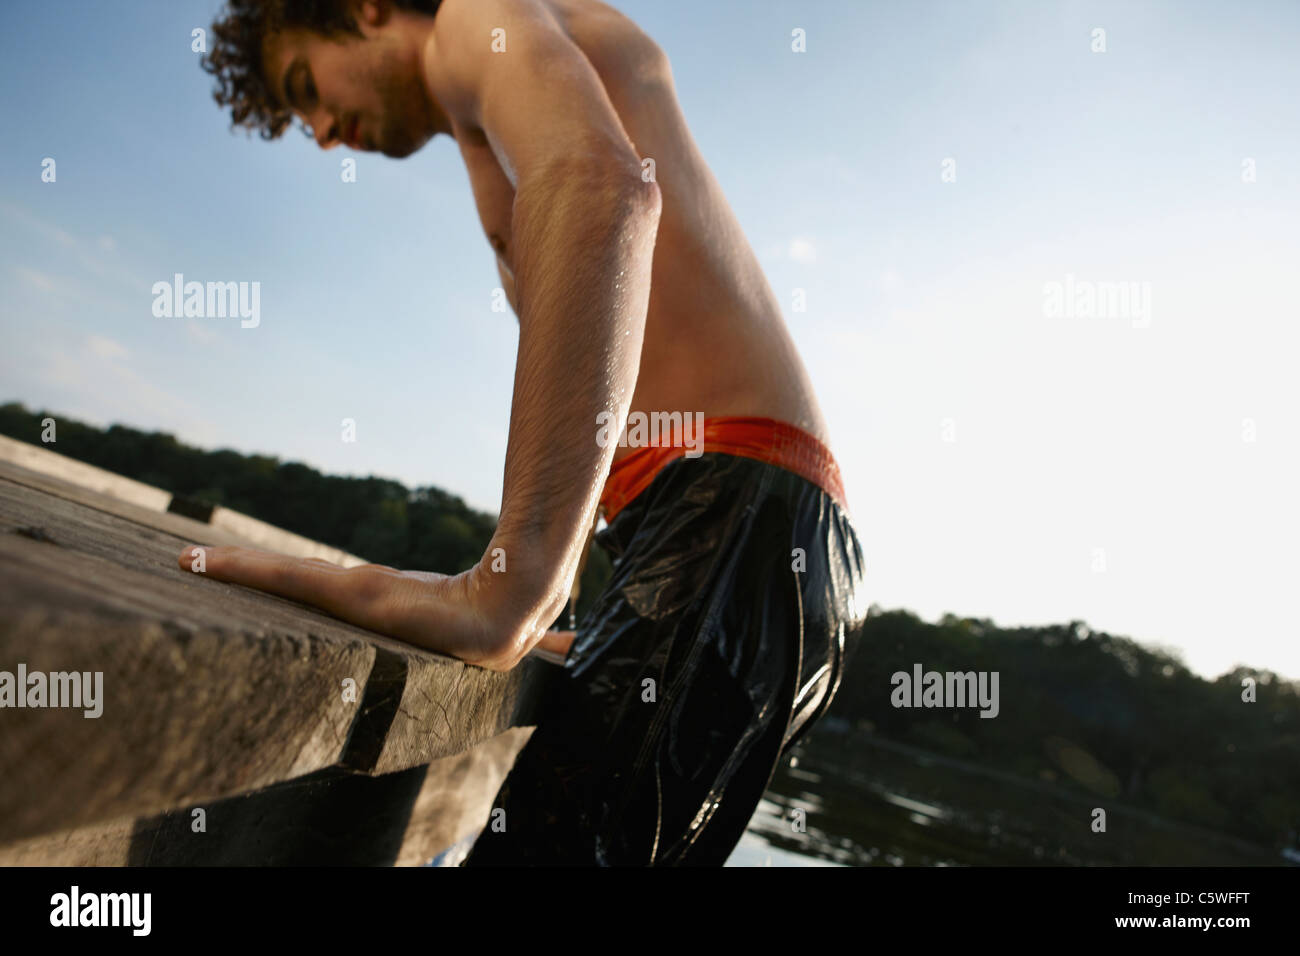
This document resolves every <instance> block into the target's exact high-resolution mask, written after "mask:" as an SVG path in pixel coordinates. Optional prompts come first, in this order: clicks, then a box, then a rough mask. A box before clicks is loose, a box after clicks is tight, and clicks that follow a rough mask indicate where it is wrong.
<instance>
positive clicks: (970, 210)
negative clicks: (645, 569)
mask: <svg viewBox="0 0 1300 956" xmlns="http://www.w3.org/2000/svg"><path fill="white" fill-rule="evenodd" d="M615 5H616V6H618V7H619V8H620V9H622V10H624V11H625V12H626V13H628V14H629V15H631V16H632V17H633V18H634V19H635V20H637V22H638V23H640V24H641V25H642V26H643V28H644V29H646V31H647V32H649V33H650V35H651V36H653V37H654V38H655V39H656V40H657V41H658V42H659V44H660V45H661V46H662V47H663V48H664V49H665V50H666V51H667V53H668V54H669V57H670V58H671V60H672V63H673V70H674V76H675V78H676V83H677V88H678V92H679V94H680V97H681V100H682V103H683V108H684V110H685V113H686V116H687V118H688V120H689V121H690V122H691V124H692V126H693V129H694V132H695V137H696V139H697V141H698V142H699V144H700V146H701V149H702V150H703V152H704V155H705V157H706V158H707V159H708V161H709V162H710V164H711V165H712V167H713V169H714V171H715V173H716V174H717V176H718V178H719V180H720V182H721V183H722V185H723V188H724V189H725V191H726V193H727V195H728V197H729V199H730V201H731V203H732V205H733V207H734V208H735V210H736V213H737V215H738V216H739V218H740V221H741V223H742V225H743V226H744V227H745V228H746V230H747V232H748V234H749V236H750V238H751V241H752V243H753V245H754V247H755V249H756V250H757V252H758V255H759V257H760V260H761V261H762V263H763V265H764V267H765V269H766V270H767V274H768V276H769V278H770V280H771V282H772V285H773V288H774V289H775V290H776V293H777V296H778V298H780V299H781V300H782V301H783V302H785V303H786V305H787V319H788V321H789V323H790V326H791V329H792V332H793V335H794V337H795V340H796V342H797V343H798V345H799V347H800V349H801V351H802V353H803V355H804V357H805V360H806V362H807V364H808V366H809V369H810V371H811V374H812V377H813V381H814V383H815V385H816V387H817V390H818V394H819V397H820V399H821V402H822V405H823V408H824V410H825V412H826V415H827V418H828V420H829V423H830V427H831V433H832V435H833V438H834V451H835V453H836V455H837V457H838V459H839V461H840V464H841V466H842V469H843V471H844V475H845V480H846V485H847V489H848V495H849V500H850V505H851V508H852V511H853V513H854V516H855V518H856V520H857V523H858V525H859V528H860V531H861V534H862V539H863V544H864V547H865V550H866V554H867V561H868V573H869V582H870V598H871V599H872V600H874V601H876V602H878V603H880V604H882V605H884V606H886V607H897V606H903V607H908V608H911V609H913V610H915V611H917V612H918V613H920V614H921V615H922V616H924V617H927V618H930V619H933V618H934V617H936V616H938V615H939V614H941V613H943V612H945V611H952V612H954V613H958V614H962V615H969V616H976V617H991V618H993V619H994V620H996V621H997V622H998V623H1000V624H1033V623H1047V622H1063V621H1067V620H1071V619H1083V620H1086V621H1087V622H1088V623H1089V624H1091V625H1092V626H1093V627H1095V628H1100V629H1105V630H1109V631H1112V632H1114V633H1119V634H1126V635H1129V636H1132V637H1134V638H1136V639H1138V640H1141V641H1143V642H1145V643H1154V644H1160V645H1163V646H1166V647H1169V648H1175V649H1177V650H1178V651H1179V652H1180V653H1181V654H1182V655H1183V657H1184V659H1185V660H1186V662H1187V663H1188V664H1189V665H1190V666H1191V667H1192V668H1193V669H1195V670H1197V671H1199V672H1201V673H1203V674H1207V675H1214V674H1217V673H1220V672H1222V671H1224V670H1226V669H1228V668H1229V667H1231V666H1232V665H1233V664H1234V663H1237V662H1241V663H1247V664H1251V665H1254V666H1261V667H1269V668H1272V669H1275V670H1278V671H1280V672H1282V673H1283V674H1286V675H1288V676H1292V677H1297V676H1300V634H1298V633H1297V622H1296V621H1294V620H1292V612H1293V610H1294V594H1295V592H1296V582H1297V580H1300V552H1298V551H1297V547H1296V541H1297V540H1298V539H1300V534H1298V533H1297V532H1300V509H1298V508H1297V499H1296V487H1297V485H1298V484H1300V482H1298V481H1297V478H1298V477H1300V475H1298V474H1297V472H1298V471H1300V468H1298V467H1297V466H1298V465H1300V455H1298V454H1297V448H1298V447H1300V445H1298V442H1300V430H1298V424H1297V415H1296V413H1297V411H1298V410H1300V402H1298V401H1297V397H1298V396H1297V391H1298V386H1297V378H1296V374H1295V364H1296V356H1297V345H1300V333H1298V332H1297V318H1298V317H1300V316H1297V311H1298V309H1300V306H1298V304H1297V303H1298V301H1300V300H1298V299H1297V296H1296V284H1297V275H1298V274H1300V273H1298V271H1297V263H1300V201H1298V200H1300V125H1298V124H1297V118H1298V117H1297V104H1298V103H1300V56H1297V49H1300V4H1296V3H1290V2H1276V3H1265V2H1252V3H1246V4H1236V3H1226V2H1225V3H1217V4H1211V3H1192V2H1181V0H1180V2H1167V3H1161V2H1145V3H1130V2H1125V3H1095V2H1089V3H1054V2H1037V3H1030V2H1006V3H1001V2H974V0H971V2H955V3H933V2H916V3H902V2H889V3H868V2H864V0H818V2H814V3H806V2H790V3H775V2H748V0H747V2H712V0H709V2H706V0H616V4H615ZM218 6H219V4H218V3H217V2H215V0H166V2H162V0H153V2H144V0H133V2H129V3H128V2H119V3H104V2H102V0H86V2H71V0H50V2H47V3H21V4H10V5H8V6H7V8H6V11H5V30H4V31H3V32H2V33H0V80H2V82H3V90H4V100H3V102H4V112H3V119H4V129H5V135H4V136H3V138H0V223H2V224H3V226H2V228H0V282H3V286H2V287H0V288H2V289H3V295H2V296H0V330H2V331H0V335H2V336H3V338H2V341H3V343H4V347H3V350H2V352H0V400H19V401H22V402H25V403H26V404H27V405H28V406H30V407H48V408H51V409H54V410H56V411H58V412H61V413H63V414H66V415H68V416H72V417H75V418H81V419H84V420H88V421H91V422H96V423H100V424H108V423H112V422H122V423H125V424H129V425H132V426H135V427H138V428H144V429H162V430H167V431H170V432H173V433H174V434H176V436H177V437H178V438H180V439H181V440H183V441H186V442H189V443H193V444H197V445H200V446H203V447H210V448H215V447H231V448H235V449H238V450H240V451H244V452H249V453H252V452H261V453H269V454H274V455H278V456H280V457H281V458H283V459H286V460H300V461H305V462H307V463H309V464H312V465H314V466H316V467H318V468H320V469H322V470H324V471H328V472H333V473H342V474H371V473H373V474H379V475H383V476H388V477H392V478H396V479H398V480H400V481H403V482H405V483H407V484H408V485H417V484H434V485H438V486H440V487H443V488H446V489H448V490H450V491H452V492H455V493H457V494H460V495H462V496H463V497H464V498H465V499H466V500H467V501H469V502H470V503H471V504H473V505H476V506H478V507H480V508H483V509H484V510H487V511H492V512H495V511H496V510H497V509H498V506H499V503H500V492H501V467H502V461H503V456H504V451H505V442H506V428H507V422H508V414H509V404H510V389H511V376H512V370H513V362H514V350H515V345H516V339H517V331H516V327H515V322H514V319H513V317H511V316H510V315H509V314H508V313H506V314H502V313H499V312H494V311H492V309H491V303H492V291H493V289H495V287H496V286H497V285H498V284H499V282H498V279H497V276H496V272H495V268H494V264H493V257H492V254H491V251H490V249H489V246H488V244H487V242H486V240H485V239H484V238H483V235H482V231H481V229H480V227H479V224H478V221H477V218H476V216H475V212H474V205H473V201H472V197H471V194H470V192H469V188H468V180H467V177H466V174H465V171H464V169H463V167H462V165H461V164H460V161H459V156H458V153H457V151H456V149H455V145H454V144H453V143H452V142H451V141H450V140H447V139H445V138H442V137H439V138H438V139H436V140H435V141H434V142H433V143H432V144H430V145H429V146H428V147H426V148H425V149H424V150H423V151H421V152H419V153H417V154H415V155H414V156H413V157H411V158H409V159H407V160H404V161H395V160H390V159H387V158H385V157H382V156H372V155H368V154H357V155H356V160H357V181H356V182H355V183H343V182H342V181H341V177H340V162H341V160H342V159H343V158H345V157H346V156H348V155H349V154H348V153H347V151H346V150H341V149H340V150H333V151H331V152H329V153H322V152H320V151H319V150H318V149H317V148H316V147H315V145H314V144H313V143H311V142H310V141H308V140H307V139H306V138H305V137H303V136H302V135H301V134H300V133H297V132H290V133H289V134H287V137H286V139H284V140H283V141H281V142H278V143H275V144H270V145H268V144H264V143H262V142H260V141H258V140H250V139H247V138H245V136H244V135H243V134H242V133H240V134H233V135H232V134H231V132H230V131H229V125H228V120H227V119H226V117H225V116H224V114H222V113H220V112H218V110H217V108H216V106H215V105H214V104H213V103H212V101H211V99H210V89H211V85H212V83H211V78H210V77H209V76H208V75H207V74H205V73H203V72H202V71H201V70H200V69H199V67H198V58H199V57H198V54H196V53H194V52H192V51H191V32H190V31H191V30H192V29H194V28H195V27H206V26H207V25H208V24H209V22H210V21H211V19H212V15H213V14H214V12H215V11H216V10H217V8H218ZM795 28H801V29H803V30H804V31H806V37H807V40H806V46H807V48H806V52H802V53H796V52H793V51H792V49H791V32H792V30H794V29H795ZM1098 28H1100V29H1102V30H1104V31H1105V33H1104V43H1105V50H1104V52H1094V51H1093V47H1095V46H1098V45H1099V44H1098V39H1099V36H1098V35H1096V34H1094V30H1096V29H1098ZM47 157H49V158H53V159H54V160H55V162H56V167H55V168H56V177H57V178H56V180H55V182H53V183H45V182H42V180H41V172H42V160H43V159H45V158H47ZM948 160H951V161H952V162H950V163H946V162H945V161H948ZM945 173H947V174H948V175H947V176H946V177H945ZM945 178H946V179H948V180H950V181H945ZM1249 180H1253V181H1249ZM178 272H179V273H183V274H184V275H185V276H186V278H187V279H195V280H199V281H210V280H211V281H216V280H229V281H248V282H252V281H257V282H259V283H260V288H261V310H260V312H261V322H260V325H258V327H257V328H250V329H244V328H241V327H240V324H239V322H238V320H237V319H188V320H187V319H183V318H179V319H177V318H172V319H166V318H157V317H155V316H154V315H153V311H152V304H153V294H152V292H151V288H152V286H153V284H154V283H156V282H159V281H170V280H171V277H172V276H173V274H175V273H178ZM1053 283H1057V284H1058V285H1057V286H1056V287H1055V288H1056V289H1058V290H1067V291H1068V298H1069V301H1070V302H1071V303H1073V304H1075V305H1076V306H1077V307H1073V308H1068V309H1064V308H1063V309H1053V308H1052V306H1051V301H1052V293H1051V292H1050V290H1051V289H1052V288H1053V286H1052V284H1053ZM1100 283H1135V285H1133V286H1131V287H1130V288H1132V289H1134V290H1137V291H1138V292H1139V293H1140V296H1139V298H1137V299H1135V300H1134V301H1133V302H1132V303H1130V306H1129V308H1128V309H1127V310H1125V309H1123V308H1121V307H1120V306H1119V305H1114V306H1112V307H1109V308H1103V309H1094V310H1093V311H1092V312H1089V311H1088V308H1087V302H1086V300H1085V299H1084V298H1081V297H1082V296H1086V295H1088V294H1090V293H1091V292H1093V291H1096V290H1097V289H1098V288H1099V284H1100ZM796 289H802V290H804V294H805V296H806V311H796V310H795V309H794V308H793V302H794V294H795V293H794V290H796ZM1147 295H1149V299H1146V298H1143V296H1147ZM1058 301H1060V300H1058ZM344 418H352V419H355V421H356V429H357V431H356V436H357V441H356V442H355V443H345V442H343V441H342V440H341V429H340V423H341V420H342V419H344Z"/></svg>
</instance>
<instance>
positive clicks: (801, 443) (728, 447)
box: [600, 418, 848, 521]
mask: <svg viewBox="0 0 1300 956" xmlns="http://www.w3.org/2000/svg"><path fill="white" fill-rule="evenodd" d="M696 447H699V446H698V445H697V446H696ZM691 450H693V449H688V448H686V447H685V446H683V445H671V446H667V447H659V448H655V447H651V448H640V449H637V450H636V451H634V452H632V454H630V455H628V456H627V457H626V458H624V459H622V460H620V461H617V462H615V463H614V467H613V468H611V469H610V470H609V478H607V479H606V480H605V490H604V491H603V492H601V495H600V505H601V507H602V508H604V509H605V520H606V521H613V520H614V516H615V515H617V514H618V513H619V512H620V511H622V510H623V509H624V508H626V507H627V506H628V505H629V504H631V503H632V499H633V498H635V497H636V496H637V495H639V494H640V493H641V492H643V491H645V490H646V488H648V487H649V486H650V483H651V482H652V481H654V480H655V476H656V475H658V474H659V472H660V470H661V469H662V468H663V467H664V466H665V465H667V464H668V463H669V462H671V461H674V460H676V459H678V458H684V457H686V452H687V451H691ZM703 452H721V453H722V454H724V455H736V456H738V457H740V458H753V459H755V460H756V461H764V462H767V463H768V464H771V465H776V466H777V467H779V468H784V469H785V470H786V471H792V472H794V473H795V474H796V475H798V476H799V477H801V478H805V479H807V480H808V481H810V482H812V483H813V484H814V485H816V486H817V487H818V488H821V489H822V490H823V491H824V492H826V493H827V494H828V495H830V496H831V497H832V498H834V499H835V501H836V503H838V504H839V505H840V507H842V508H846V509H847V507H848V505H847V503H846V499H845V496H844V483H843V481H842V479H841V478H840V468H839V465H837V464H836V463H835V458H834V456H832V455H831V450H830V449H829V448H827V447H826V446H825V445H823V444H822V443H821V442H820V441H818V440H817V439H816V438H814V437H813V436H812V435H809V434H808V433H807V432H806V431H804V430H803V429H800V428H795V427H794V426H793V425H790V424H787V423H786V422H779V421H776V420H775V419H772V418H706V419H705V420H704V442H703V449H702V452H701V454H702V453H703Z"/></svg>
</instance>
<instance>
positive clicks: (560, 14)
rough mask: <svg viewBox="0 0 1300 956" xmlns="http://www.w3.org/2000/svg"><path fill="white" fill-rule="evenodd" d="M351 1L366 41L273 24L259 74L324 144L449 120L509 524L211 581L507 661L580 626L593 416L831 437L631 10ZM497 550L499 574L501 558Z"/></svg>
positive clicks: (402, 139) (240, 564)
mask: <svg viewBox="0 0 1300 956" xmlns="http://www.w3.org/2000/svg"><path fill="white" fill-rule="evenodd" d="M356 11H357V17H356V18H357V21H358V24H359V27H360V29H361V31H362V34H363V35H362V36H360V37H351V36H349V37H344V38H337V39H326V38H323V37H320V36H317V35H315V34H312V33H309V32H305V31H293V32H286V33H282V34H276V35H273V36H271V37H268V38H267V41H266V43H265V44H264V47H263V56H264V64H265V71H266V73H267V75H268V77H270V78H271V79H272V80H273V83H274V86H275V87H276V89H277V90H278V91H279V93H280V96H281V97H282V100H283V102H284V104H285V105H286V106H288V107H289V108H291V109H293V110H294V112H295V113H296V114H297V115H298V116H299V117H300V118H301V119H302V120H303V122H304V123H305V124H306V125H307V126H309V127H310V129H311V130H312V132H313V134H314V135H315V137H316V140H317V142H318V143H319V144H320V146H321V147H322V148H324V149H331V148H334V147H336V146H339V145H344V146H348V147H350V148H353V149H359V150H365V151H375V152H381V153H384V154H385V155H389V156H394V157H402V156H407V155H410V154H411V153H413V152H415V151H416V150H418V149H419V148H421V147H422V146H423V145H425V144H426V143H428V142H429V141H430V140H432V139H434V138H435V137H437V136H438V135H445V136H448V137H451V138H452V139H453V140H454V141H455V143H456V145H457V147H458V148H459V150H460V152H461V156H462V158H463V160H464V163H465V168H466V170H467V172H468V174H469V179H470V186H471V188H472V190H473V193H474V199H475V204H476V206H477V209H478V213H479V218H480V221H481V222H482V225H483V230H484V233H485V234H486V236H487V238H488V242H489V245H490V246H491V248H492V250H493V252H494V253H495V255H496V260H497V267H498V273H499V275H500V277H501V281H502V287H503V289H504V290H505V292H506V295H507V297H508V298H509V301H510V303H511V305H512V306H513V307H514V309H515V312H516V314H517V315H518V316H519V322H520V345H519V354H518V357H517V361H516V376H515V388H514V401H513V403H512V410H511V424H510V438H509V442H508V447H507V453H506V471H505V487H504V490H503V495H502V507H501V517H500V521H499V524H498V529H497V532H496V534H495V535H494V537H493V539H492V542H491V543H490V544H489V546H488V551H487V555H486V556H485V558H484V560H483V561H482V562H480V564H479V565H477V566H475V567H474V568H472V569H471V570H469V571H466V572H464V573H462V574H459V575H454V576H447V575H439V574H434V573H431V572H418V571H397V570H395V569H392V568H386V567H382V566H377V565H366V566H363V567H359V568H353V569H347V570H345V569H343V568H339V567H337V566H334V565H331V564H329V563H328V562H324V561H320V560H315V559H313V560H301V559H296V558H289V557H285V556H282V555H273V554H269V553H266V552H256V551H251V550H248V549H240V548H205V549H204V564H205V570H204V572H203V573H205V574H207V575H208V576H210V577H214V578H217V579H219V580H223V581H230V582H234V583H239V584H244V585H247V586H250V587H255V588H259V589H262V590H265V591H270V592H272V593H276V594H280V595H283V596H285V597H289V598H292V599H295V600H300V601H304V602H306V603H309V604H313V605H315V606H317V607H320V608H322V609H324V610H326V611H328V612H329V613H331V614H333V615H335V616H336V617H339V618H342V619H344V620H347V621H351V622H353V623H355V624H358V625H360V626H362V627H366V628H369V629H371V630H374V631H377V632H379V633H383V634H387V635H390V636H392V637H396V638H398V639H401V640H405V641H409V642H410V643H413V644H416V645H419V646H421V647H425V648H428V649H430V650H434V651H439V652H441V653H445V654H449V655H451V656H455V657H458V658H461V659H462V660H466V661H469V662H471V663H475V664H479V665H482V666H485V667H490V668H494V669H508V668H510V667H512V666H514V664H516V663H517V662H518V661H519V660H520V659H521V658H522V657H523V656H524V655H525V654H526V653H528V651H529V650H530V649H531V648H533V647H534V646H541V647H544V648H547V649H550V650H554V651H558V652H560V653H563V652H564V651H565V650H566V649H567V646H568V642H569V641H570V640H571V639H572V635H564V634H556V632H549V633H548V632H547V631H546V627H547V625H548V624H549V623H550V622H551V621H554V620H555V618H556V617H557V616H558V615H559V613H560V611H561V609H562V608H563V607H564V604H565V601H566V599H567V596H568V593H569V587H570V584H571V582H572V580H573V577H574V574H575V573H576V570H577V567H578V559H579V556H580V555H581V553H582V551H583V548H584V546H585V544H586V541H587V532H588V530H589V528H590V526H591V523H592V520H593V516H594V514H595V509H596V504H597V501H598V498H599V493H600V489H601V487H602V485H603V483H604V479H605V476H606V475H607V474H608V471H609V467H610V464H611V463H612V462H613V461H615V460H617V459H619V458H622V457H623V456H625V455H627V454H630V453H631V452H632V451H634V450H635V449H633V448H630V447H616V446H611V447H607V448H602V447H599V445H598V443H597V441H596V426H595V421H596V417H595V416H596V415H597V414H598V413H600V412H602V411H613V412H616V413H617V414H618V416H619V419H618V420H619V421H625V420H626V415H627V413H628V412H630V411H642V412H646V413H649V412H654V411H668V412H671V411H679V412H684V413H690V412H696V411H700V412H703V413H704V414H705V415H706V416H708V417H714V416H723V415H747V416H761V417H767V418H774V419H778V420H781V421H786V422H789V423H791V424H794V425H797V426H799V427H800V428H803V429H804V430H805V431H807V432H809V433H810V434H812V435H813V436H815V437H817V438H819V439H821V440H822V442H823V443H826V444H829V441H828V436H827V433H826V427H825V423H824V421H823V419H822V416H821V412H820V410H819V408H818V406H817V401H816V398H815V396H814V394H813V390H812V386H811V383H810V382H809V379H808V375H807V373H806V371H805V369H804V367H803V364H802V362H801V361H800V359H799V356H798V354H797V352H796V350H795V348H794V345H793V343H792V341H791V339H790V336H789V333H788V331H787V329H786V327H785V324H784V321H783V319H782V317H781V310H780V306H779V303H778V301H777V299H776V297H775V295H774V294H773V292H772V290H771V288H770V286H769V285H768V283H767V280H766V278H765V277H764V276H763V273H762V270H761V269H760V267H759V265H758V261H757V259H756V257H755V256H754V253H753V250H752V249H751V248H750V246H749V243H748V241H747V240H746V239H745V237H744V235H743V233H742V231H741V229H740V226H739V224H738V223H737V221H736V218H735V216H734V214H733V213H732V211H731V209H730V207H729V205H728V204H727V201H726V199H725V197H724V196H723V194H722V191H721V188H720V187H719V185H718V183H717V181H716V180H715V179H714V177H713V174H712V173H711V171H710V170H709V169H708V166H707V165H706V164H705V162H704V159H703V157H702V156H701V154H700V152H699V150H698V148H697V147H696V145H695V142H694V139H693V138H692V136H691V133H690V131H689V129H688V128H687V126H686V121H685V119H684V117H683V115H682V112H681V109H680V107H679V105H678V102H677V98H676V93H675V90H674V86H673V79H672V75H671V69H670V66H669V64H668V61H667V58H666V57H665V56H664V54H663V52H662V51H661V50H660V49H659V48H658V47H657V46H656V45H655V44H654V43H653V42H652V41H651V40H650V39H649V37H647V36H646V35H645V34H644V33H643V32H641V30H640V29H639V28H638V27H637V26H636V25H635V24H633V23H632V22H631V21H630V20H628V19H627V18H626V17H624V16H623V15H622V14H620V13H618V12H617V11H615V10H613V9H612V8H610V7H608V6H606V5H604V4H602V3H599V2H595V0H444V3H443V5H442V7H441V8H440V9H439V12H438V14H437V16H436V18H429V17H426V16H422V15H419V14H413V13H410V12H407V11H403V10H399V9H396V8H393V7H392V6H391V5H389V4H386V3H358V4H357V6H356ZM498 30H504V33H503V34H499V33H494V31H498ZM494 40H496V41H497V43H496V48H495V49H494ZM501 40H504V49H502V48H501V42H500V41H501ZM760 147H761V144H755V148H760ZM646 159H652V160H653V173H654V175H653V180H652V181H647V178H648V176H647V172H646V171H647V169H648V168H649V167H648V166H647V164H646V163H645V162H644V160H646ZM556 436H569V440H565V441H558V440H557V439H556ZM496 548H502V549H503V550H504V553H505V554H506V556H507V567H508V569H509V570H508V571H507V572H505V573H499V572H493V571H492V569H491V564H492V560H491V555H492V554H493V550H494V549H496ZM191 559H192V550H191V549H190V548H187V549H186V550H185V551H184V552H182V554H181V556H180V558H179V562H180V565H181V567H182V568H185V569H186V570H189V569H190V568H191Z"/></svg>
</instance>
